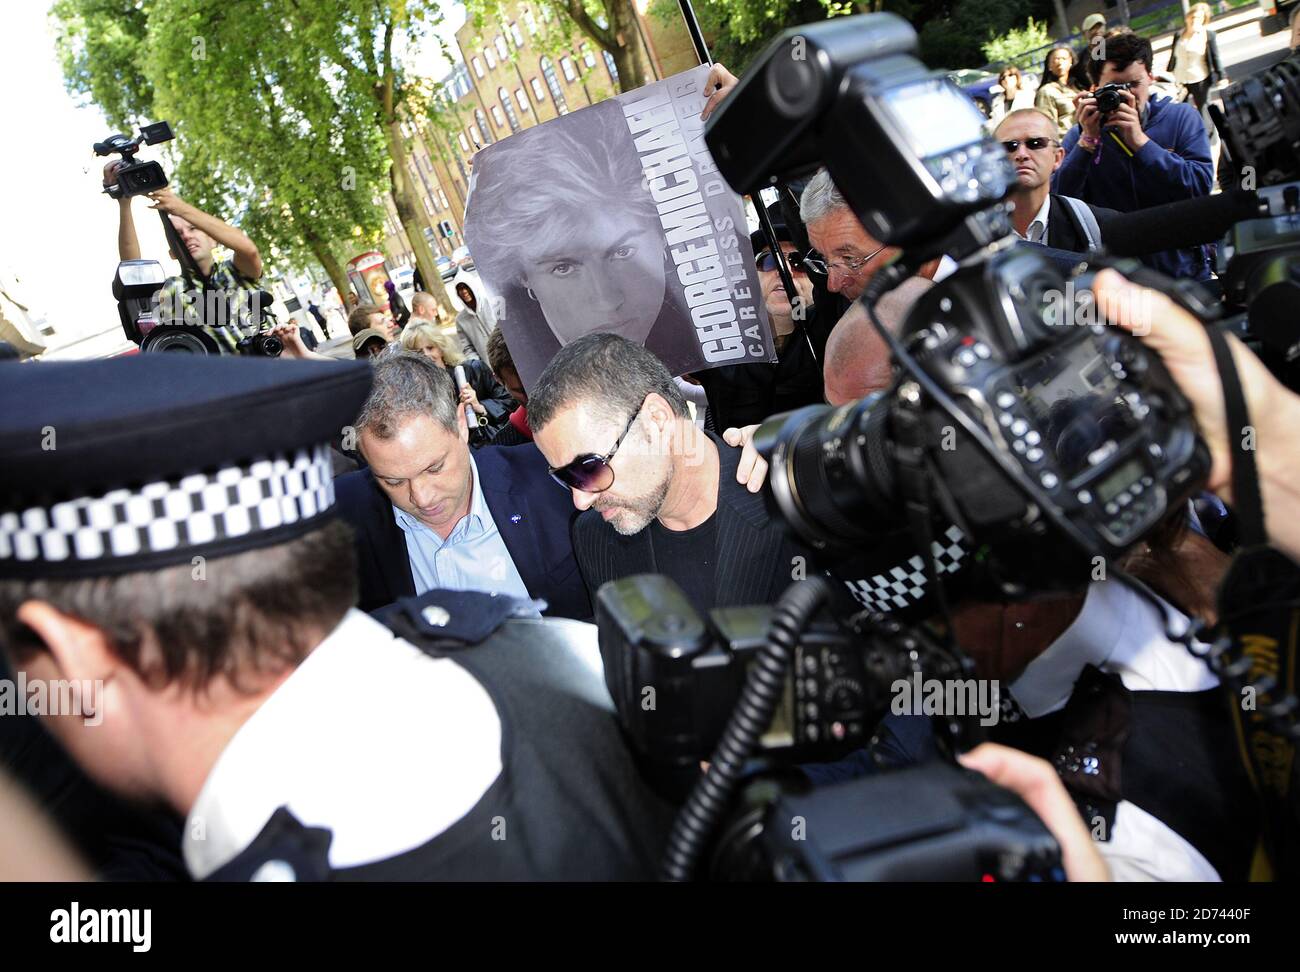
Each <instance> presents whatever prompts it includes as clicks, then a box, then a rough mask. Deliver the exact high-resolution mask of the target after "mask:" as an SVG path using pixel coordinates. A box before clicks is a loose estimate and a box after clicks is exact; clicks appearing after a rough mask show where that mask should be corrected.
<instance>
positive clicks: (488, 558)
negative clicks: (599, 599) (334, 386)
mask: <svg viewBox="0 0 1300 972" xmlns="http://www.w3.org/2000/svg"><path fill="white" fill-rule="evenodd" d="M356 433H357V445H358V446H359V448H360V450H361V453H362V455H363V456H364V457H365V459H366V461H367V463H368V464H369V468H366V469H361V470H358V471H357V472H353V473H348V474H347V475H345V476H340V477H339V478H338V479H336V480H335V481H334V488H335V494H336V497H337V504H338V510H339V513H340V515H341V516H342V517H343V518H344V519H345V520H346V521H347V522H348V523H350V524H351V526H352V528H353V531H354V533H355V534H356V544H357V560H358V565H357V566H358V569H359V574H360V585H361V591H360V607H361V609H362V610H363V611H373V610H375V609H377V608H380V607H383V606H384V605H386V604H390V603H392V602H393V601H395V600H397V599H398V598H401V597H411V596H414V595H416V594H422V593H424V591H426V590H429V589H431V588H433V587H442V588H449V589H456V590H484V591H495V592H497V593H502V594H510V595H512V596H516V597H524V596H529V597H533V598H541V599H543V600H545V601H546V602H547V609H546V611H545V612H544V613H545V614H547V615H552V616H559V617H567V618H577V619H580V620H585V619H588V618H590V617H591V616H592V611H591V603H590V601H589V600H588V598H587V591H586V588H585V586H584V585H583V582H582V576H581V574H580V573H579V572H578V566H577V563H576V561H575V560H574V557H573V548H572V545H571V543H570V539H569V521H570V520H571V519H572V518H573V516H574V515H575V514H574V510H573V508H572V506H571V505H570V503H569V500H568V497H567V496H566V495H565V493H564V492H563V491H562V490H559V489H557V488H556V486H555V484H554V483H553V482H551V480H550V478H549V477H548V476H547V472H546V463H545V461H544V460H543V459H542V457H541V455H540V454H539V453H538V451H537V448H536V446H533V445H521V446H513V447H510V448H505V447H499V446H486V447H484V448H481V449H478V450H476V451H474V452H473V454H472V455H471V452H470V449H469V446H468V445H467V441H466V440H467V435H468V432H467V427H466V425H465V421H464V414H463V412H462V411H461V410H459V409H457V408H456V407H455V389H454V387H453V385H452V382H451V379H450V378H449V377H448V375H447V373H446V371H445V370H444V369H442V368H439V367H438V366H437V365H435V364H434V363H433V362H432V361H430V360H429V359H428V358H425V357H424V356H422V355H413V354H394V355H390V356H386V357H385V358H383V359H381V360H380V361H379V362H378V363H377V364H376V366H375V380H374V386H373V388H372V391H371V394H370V397H369V399H368V400H367V401H366V404H365V407H364V408H363V409H362V412H361V415H360V416H359V417H358V419H357V423H356Z"/></svg>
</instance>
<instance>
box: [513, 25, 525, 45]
mask: <svg viewBox="0 0 1300 972" xmlns="http://www.w3.org/2000/svg"><path fill="white" fill-rule="evenodd" d="M510 39H511V40H513V41H514V42H515V47H523V46H524V33H523V31H521V30H520V29H519V25H518V24H511V25H510Z"/></svg>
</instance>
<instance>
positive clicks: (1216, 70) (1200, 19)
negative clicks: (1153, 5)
mask: <svg viewBox="0 0 1300 972" xmlns="http://www.w3.org/2000/svg"><path fill="white" fill-rule="evenodd" d="M1168 71H1169V72H1170V73H1171V74H1172V75H1173V76H1174V80H1175V81H1177V82H1178V83H1179V84H1181V85H1184V86H1185V87H1186V88H1187V95H1188V97H1189V98H1190V99H1191V101H1192V104H1194V105H1196V107H1197V108H1199V109H1200V110H1201V111H1204V110H1205V102H1206V100H1207V99H1208V98H1209V94H1210V89H1211V88H1213V87H1214V86H1215V85H1216V84H1218V83H1219V81H1220V79H1221V78H1222V77H1223V64H1222V62H1221V61H1220V60H1219V45H1218V43H1217V42H1216V41H1215V39H1214V31H1212V30H1210V5H1209V4H1208V3H1198V4H1194V5H1193V6H1192V7H1191V8H1190V9H1189V10H1188V11H1187V17H1186V18H1185V25H1184V27H1183V30H1182V32H1181V33H1180V34H1178V35H1177V36H1176V37H1175V38H1174V46H1173V48H1172V49H1171V50H1170V52H1169V67H1168Z"/></svg>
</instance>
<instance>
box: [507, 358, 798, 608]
mask: <svg viewBox="0 0 1300 972" xmlns="http://www.w3.org/2000/svg"><path fill="white" fill-rule="evenodd" d="M528 419H529V423H530V425H531V426H532V429H533V439H534V441H535V442H536V443H537V446H538V448H540V449H541V451H542V455H544V456H545V457H546V462H547V463H548V464H549V466H550V470H551V475H552V477H553V478H554V479H555V480H556V482H557V483H559V484H560V485H561V486H562V487H563V488H564V489H566V490H567V491H568V492H569V494H570V496H571V498H572V503H573V506H574V507H576V508H577V509H578V510H580V511H582V512H581V513H580V514H579V515H578V517H577V519H576V520H575V521H574V524H573V551H574V555H575V556H576V557H577V560H578V566H579V568H580V569H581V571H582V576H583V579H584V580H585V581H586V583H587V588H588V590H589V591H590V592H591V594H592V596H593V599H594V597H595V595H596V592H597V591H598V590H599V589H600V586H601V585H602V584H604V583H605V582H607V581H610V580H616V579H618V578H620V577H627V576H629V575H631V574H642V573H655V574H665V575H667V576H668V577H670V578H672V579H673V580H674V581H676V582H677V584H678V586H679V587H681V589H682V590H683V591H684V592H685V594H686V595H687V597H688V598H689V599H690V600H691V603H692V604H694V605H695V607H696V609H697V610H699V611H701V612H704V611H708V610H711V609H712V608H714V607H721V606H726V605H740V604H769V603H771V602H772V600H773V599H774V598H775V597H777V596H778V595H779V594H780V593H781V591H783V590H784V589H785V588H786V587H787V586H789V584H790V582H791V580H792V579H793V578H794V577H796V576H799V571H801V570H802V571H808V570H811V569H812V568H811V553H810V551H808V550H806V549H804V548H802V547H801V546H799V545H798V544H797V543H795V542H794V541H792V540H791V539H790V538H789V536H788V535H787V531H786V530H785V528H784V526H783V524H782V523H781V521H780V520H779V519H773V518H772V517H771V516H769V514H768V511H767V508H766V505H765V502H764V498H763V496H762V495H761V494H759V493H757V492H755V490H757V489H758V488H759V484H760V483H761V480H762V475H764V474H765V473H766V463H764V462H763V460H762V459H760V458H758V456H757V453H755V452H753V451H752V449H746V450H745V451H741V450H738V449H733V448H728V446H727V444H726V443H725V442H724V440H722V439H719V438H718V437H716V436H714V435H712V434H710V433H708V432H704V431H702V430H700V429H699V428H698V427H697V426H695V424H694V423H693V422H691V420H690V417H689V414H688V412H687V409H686V402H685V400H684V399H683V397H682V394H681V392H680V391H679V390H678V388H677V385H676V384H675V383H674V382H673V380H672V376H671V375H670V374H669V373H668V370H667V369H666V368H665V367H664V366H663V364H662V363H661V362H660V361H659V359H658V358H656V357H655V356H654V355H653V354H651V353H650V352H649V351H647V350H646V349H645V348H643V347H642V346H641V345H639V344H636V343H634V342H632V341H629V340H627V339H626V338H622V337H618V336H617V335H613V334H604V333H596V334H588V335H585V336H583V337H581V338H579V339H578V340H576V341H574V342H572V343H570V344H567V345H565V346H564V347H563V348H561V349H560V351H559V353H557V354H556V356H555V357H554V358H552V359H551V362H550V363H549V364H548V365H547V366H546V369H545V370H544V371H543V372H542V374H541V377H540V378H538V380H537V382H536V383H535V387H533V388H532V389H530V391H529V398H528ZM728 441H737V440H736V438H735V433H734V432H733V431H732V430H728ZM747 481H748V483H749V488H747V487H746V485H745V484H746V482H747Z"/></svg>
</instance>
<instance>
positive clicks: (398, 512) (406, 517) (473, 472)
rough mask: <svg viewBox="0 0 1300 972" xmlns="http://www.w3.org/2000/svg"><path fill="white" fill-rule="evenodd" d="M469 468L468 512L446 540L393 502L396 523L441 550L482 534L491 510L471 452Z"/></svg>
mask: <svg viewBox="0 0 1300 972" xmlns="http://www.w3.org/2000/svg"><path fill="white" fill-rule="evenodd" d="M469 469H470V478H471V479H472V480H473V485H472V486H471V487H470V501H469V513H467V514H466V515H465V516H463V517H461V518H460V520H459V521H458V522H457V523H456V525H455V526H454V527H452V529H451V533H449V534H447V539H446V540H444V539H443V538H442V537H440V536H438V534H436V533H434V532H433V530H432V529H430V528H429V527H428V526H427V525H426V524H424V523H422V522H421V521H420V520H418V519H416V518H415V517H413V516H411V514H410V513H407V512H406V511H405V510H403V509H401V508H400V507H398V506H397V505H396V504H394V505H393V516H394V517H396V519H397V525H398V526H399V527H401V528H402V530H404V531H405V532H406V533H419V534H420V535H421V536H422V537H423V538H424V540H426V541H427V542H429V543H431V544H432V545H433V547H434V549H436V550H441V549H442V548H443V547H444V546H446V545H447V544H455V543H464V542H465V541H467V540H473V539H474V538H475V537H479V536H482V535H483V533H484V532H485V531H486V530H487V526H486V523H485V520H491V518H492V511H491V510H489V509H488V505H487V500H485V499H484V498H483V488H482V486H481V485H480V484H479V478H478V463H476V462H475V461H474V455H473V453H470V457H469Z"/></svg>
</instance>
